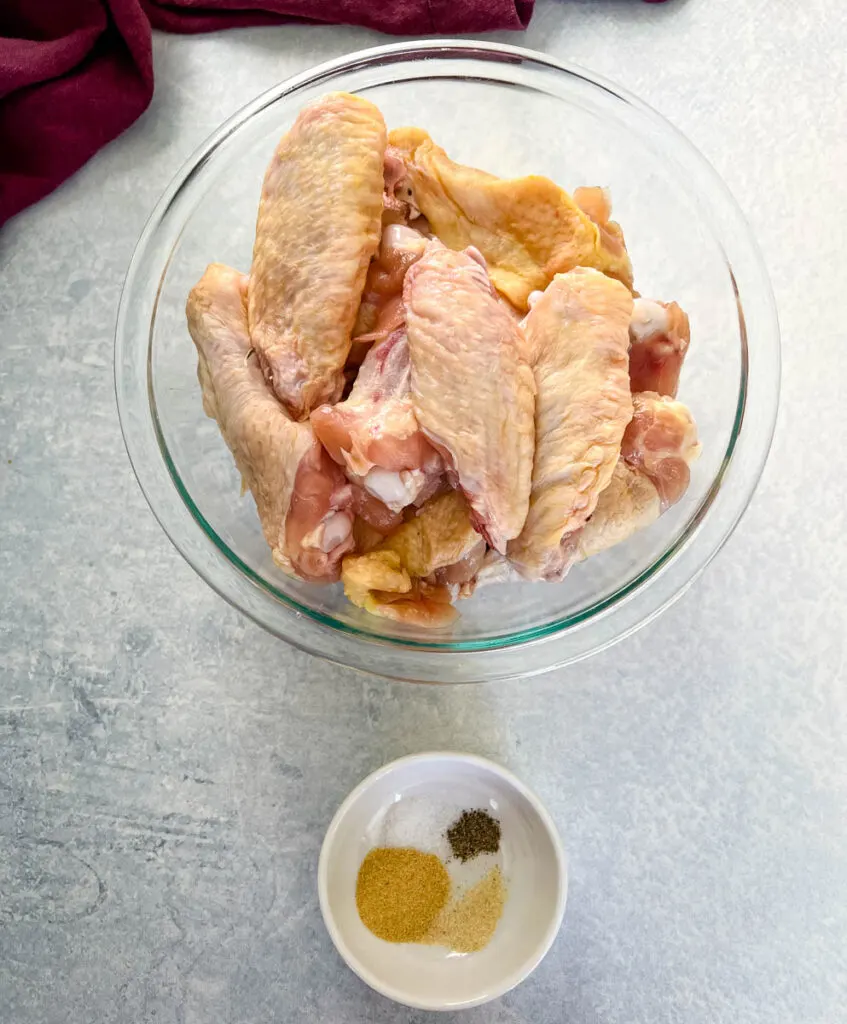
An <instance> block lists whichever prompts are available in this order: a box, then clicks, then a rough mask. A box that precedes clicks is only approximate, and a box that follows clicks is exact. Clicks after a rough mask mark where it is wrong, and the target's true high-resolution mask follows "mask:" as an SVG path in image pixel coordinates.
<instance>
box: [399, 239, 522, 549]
mask: <svg viewBox="0 0 847 1024" xmlns="http://www.w3.org/2000/svg"><path fill="white" fill-rule="evenodd" d="M478 255H479V254H478V253H477V254H476V256H478ZM403 299H404V302H405V305H406V328H407V331H408V337H409V350H410V353H411V358H412V381H411V384H412V399H413V403H414V409H415V413H416V416H417V420H418V423H419V424H420V427H421V429H422V430H423V432H424V433H425V434H426V436H427V437H428V438H429V440H430V441H431V442H432V444H433V445H434V446H435V447H436V448H437V449H438V451H439V452H441V454H442V455H443V456H444V459H445V461H446V463H447V467H448V474H449V475H450V477H451V480H452V481H453V482H454V483H456V484H457V485H458V486H459V487H460V488H461V489H462V491H463V492H464V495H465V497H466V498H467V500H468V504H469V506H470V510H471V519H472V521H473V523H474V526H475V527H476V528H477V530H478V531H479V532H480V533H481V534H482V536H483V537H484V538H485V539H486V540H487V541H488V543H489V544H490V545H491V546H492V547H493V548H495V549H496V550H498V551H501V552H504V551H505V550H506V544H507V542H508V541H509V540H510V539H511V538H512V537H516V536H517V535H518V534H519V533H520V531H521V527H522V526H523V523H524V520H525V519H526V513H527V508H528V504H529V487H530V478H531V475H532V453H533V445H534V440H535V429H534V425H533V416H534V408H535V385H534V381H533V377H532V370H531V369H530V367H529V364H528V360H527V353H526V343H525V339H524V337H523V335H522V333H521V330H520V328H519V327H518V325H517V324H516V323H515V321H514V319H513V318H512V317H511V316H510V315H509V313H508V312H507V311H506V309H505V308H504V306H503V305H502V304H501V303H500V302H499V301H498V299H497V297H496V296H495V293H494V291H493V289H492V287H491V283H490V281H489V279H488V275H487V274H486V272H485V269H484V267H483V266H482V265H481V262H480V261H479V260H478V259H477V258H476V257H475V256H474V255H468V254H467V253H460V252H453V251H452V250H450V249H446V248H445V247H444V246H443V245H441V243H440V242H437V241H432V242H430V243H429V245H428V246H427V249H426V252H425V253H424V255H423V257H422V258H421V259H420V260H419V261H418V262H417V263H415V264H414V265H413V266H412V267H411V268H410V269H409V271H408V273H407V274H406V281H405V284H404V287H403Z"/></svg>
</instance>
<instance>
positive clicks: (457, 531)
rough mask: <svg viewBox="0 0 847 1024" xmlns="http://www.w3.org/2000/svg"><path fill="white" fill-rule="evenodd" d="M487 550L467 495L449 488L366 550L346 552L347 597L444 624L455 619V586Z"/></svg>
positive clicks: (419, 621)
mask: <svg viewBox="0 0 847 1024" xmlns="http://www.w3.org/2000/svg"><path fill="white" fill-rule="evenodd" d="M484 552H485V544H484V542H483V541H482V540H480V537H479V534H478V533H477V532H476V530H475V529H474V528H473V525H472V524H471V520H470V516H469V514H468V506H467V503H466V502H465V499H464V498H463V497H462V495H461V494H460V493H459V492H458V491H448V492H447V493H446V494H441V495H439V496H438V497H435V498H432V499H430V500H429V501H428V502H427V503H426V504H425V505H424V506H423V507H422V508H421V509H420V511H419V512H418V514H417V515H416V516H415V517H414V518H412V519H410V520H408V521H407V522H405V523H403V525H402V526H399V527H398V528H397V529H396V530H395V531H394V532H393V533H392V534H390V535H389V536H388V537H387V538H386V539H385V540H384V541H383V542H382V544H380V545H379V546H377V547H376V548H375V549H373V550H372V551H370V552H369V553H368V554H364V555H348V556H347V557H346V558H345V559H344V562H343V566H342V572H341V579H342V581H343V582H344V591H345V593H346V594H347V596H348V598H349V599H350V600H351V601H352V602H353V603H354V604H357V605H359V606H360V607H361V608H365V609H366V610H367V611H369V612H371V613H372V614H374V615H383V616H387V617H389V618H394V619H398V618H402V620H403V621H405V622H412V623H415V624H416V625H423V626H441V625H446V624H448V623H449V622H452V621H453V619H454V618H455V612H454V610H453V608H452V606H451V605H450V596H451V590H452V589H454V588H455V587H457V586H458V585H459V584H461V583H463V582H465V580H466V579H470V578H472V577H473V576H474V575H475V573H476V570H477V568H478V566H479V563H480V562H481V561H482V556H483V554H484ZM401 598H402V600H401Z"/></svg>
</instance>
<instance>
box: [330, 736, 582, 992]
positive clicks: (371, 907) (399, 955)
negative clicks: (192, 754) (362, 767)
mask: <svg viewBox="0 0 847 1024" xmlns="http://www.w3.org/2000/svg"><path fill="white" fill-rule="evenodd" d="M318 893H319V896H320V904H321V912H322V914H323V918H324V922H325V923H326V927H327V930H328V931H329V934H330V937H331V938H332V941H333V942H334V943H335V946H336V948H337V949H338V952H339V953H340V954H341V956H342V957H343V959H344V960H345V962H346V963H347V965H348V966H349V967H350V968H351V969H352V970H353V971H355V973H356V974H358V975H359V977H360V978H361V979H362V980H363V981H365V982H366V983H367V984H368V985H370V986H371V988H374V989H376V991H377V992H380V993H382V995H384V996H387V997H388V998H389V999H393V1000H395V1001H396V1002H398V1003H403V1004H405V1005H407V1006H412V1007H415V1008H416V1009H422V1010H457V1009H461V1008H463V1007H470V1006H478V1005H480V1004H481V1003H485V1002H488V1001H489V1000H491V999H496V998H497V997H498V996H501V995H503V993H505V992H508V991H509V989H511V988H514V986H515V985H517V984H519V983H520V982H521V981H523V980H524V979H525V978H526V977H527V976H528V975H529V974H530V973H531V972H532V971H533V970H534V969H535V967H537V966H538V964H539V963H540V962H541V960H542V958H543V957H544V955H545V954H546V953H547V951H548V950H549V948H550V946H551V945H552V943H553V940H554V939H555V937H556V934H557V933H558V931H559V927H560V925H561V922H562V916H563V914H564V910H565V899H566V895H567V868H566V863H565V855H564V852H563V850H562V844H561V841H560V839H559V836H558V833H557V831H556V827H555V825H554V824H553V821H552V819H551V818H550V815H549V814H548V813H547V811H546V810H545V809H544V807H543V805H542V804H541V802H540V801H539V799H538V797H536V796H535V794H534V793H532V792H531V791H530V790H529V789H528V788H527V787H526V786H525V785H524V784H523V783H522V782H520V780H519V779H517V778H516V777H515V776H514V775H512V774H511V773H510V772H508V771H506V770H505V769H504V768H501V767H500V766H499V765H496V764H494V763H493V762H491V761H487V760H485V759H483V758H480V757H474V756H472V755H470V754H454V753H428V754H415V755H413V756H411V757H404V758H401V759H400V760H398V761H393V762H391V764H387V765H385V766H384V767H382V768H380V769H379V770H378V771H376V772H374V773H373V775H370V776H368V778H366V779H365V780H364V781H363V782H362V783H360V784H359V785H358V786H357V787H356V788H355V789H354V790H353V792H352V793H351V794H350V795H349V796H348V797H347V799H346V800H345V801H344V803H343V804H342V805H341V807H340V808H339V809H338V811H337V813H336V815H335V817H334V818H333V820H332V823H331V824H330V826H329V829H328V830H327V834H326V838H325V839H324V843H323V847H322V849H321V856H320V862H319V865H318Z"/></svg>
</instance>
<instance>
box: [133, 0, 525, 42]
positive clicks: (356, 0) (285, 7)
mask: <svg viewBox="0 0 847 1024" xmlns="http://www.w3.org/2000/svg"><path fill="white" fill-rule="evenodd" d="M140 3H141V6H142V7H143V8H144V10H145V11H146V13H147V16H148V18H149V19H150V23H151V25H152V26H153V27H154V28H161V29H165V30H166V31H167V32H211V31H213V30H214V29H218V28H233V27H235V26H239V25H272V24H279V22H281V21H306V22H317V23H321V22H323V23H325V24H330V23H333V24H340V25H362V26H364V27H365V28H375V29H377V30H378V31H380V32H391V33H394V34H396V35H415V36H418V35H433V34H443V35H452V34H456V33H464V32H491V31H493V30H494V29H503V28H511V29H522V28H526V26H527V25H528V24H529V19H530V17H531V16H532V8H533V6H534V5H535V0H140Z"/></svg>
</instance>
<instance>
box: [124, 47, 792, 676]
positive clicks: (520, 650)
mask: <svg viewBox="0 0 847 1024" xmlns="http://www.w3.org/2000/svg"><path fill="white" fill-rule="evenodd" d="M334 90H345V91H348V92H356V93H361V94H363V95H365V96H367V97H368V98H369V99H371V100H373V101H374V102H375V103H376V104H377V105H378V106H379V107H380V108H381V109H382V111H383V113H384V115H385V119H386V121H387V123H388V125H389V127H394V126H397V125H401V124H414V125H418V126H420V127H422V128H424V129H426V130H427V131H428V132H429V133H430V134H431V135H432V137H433V138H434V139H435V140H436V141H437V142H438V143H439V144H440V145H442V146H443V147H444V148H445V149H446V150H447V152H448V153H449V154H450V156H451V157H452V158H453V159H454V160H458V161H460V162H462V163H469V164H473V165H474V166H476V167H481V168H483V169H485V170H487V171H491V172H493V173H495V174H498V175H501V176H503V177H509V176H517V175H523V174H528V173H535V174H543V175H547V176H548V177H550V178H552V179H553V180H554V181H556V182H558V183H559V184H561V185H562V186H563V187H564V188H567V189H569V190H570V189H573V188H575V187H576V186H578V185H595V184H599V185H605V186H608V187H609V188H610V189H611V193H612V198H613V203H614V216H615V219H617V220H619V221H620V223H621V224H622V225H623V228H624V230H625V232H626V237H627V244H628V247H629V251H630V255H631V257H632V262H633V266H634V268H635V283H636V287H637V288H638V289H639V291H640V292H641V294H643V295H646V296H649V297H653V298H661V299H664V300H666V301H670V300H675V301H677V302H679V304H680V305H681V306H682V307H683V309H685V310H686V311H687V312H688V314H689V317H690V320H691V333H692V342H691V347H690V350H689V353H688V357H687V360H686V363H685V366H684V370H683V375H682V379H681V382H680V388H679V397H680V399H681V400H682V401H684V402H685V403H686V404H687V405H688V406H689V407H690V408H691V410H692V411H693V413H694V416H695V418H696V420H697V423H698V427H699V432H700V439H701V441H702V444H703V454H702V456H701V458H700V459H699V460H698V461H697V462H695V463H694V465H693V471H692V478H691V486H690V487H689V490H688V492H687V493H686V495H685V497H684V498H683V500H682V501H680V502H679V504H678V505H676V506H675V507H674V508H672V509H671V510H670V511H669V512H667V513H666V514H665V515H664V516H662V517H661V518H660V519H659V520H658V521H657V522H656V523H654V524H653V525H652V526H651V527H649V528H648V529H646V530H644V531H642V532H641V533H638V534H636V535H635V536H634V537H632V538H631V539H630V540H629V541H627V542H626V543H624V544H622V545H619V546H618V547H616V548H614V549H612V550H610V551H608V552H605V553H604V554H601V555H599V556H596V557H594V558H592V559H590V560H588V561H587V562H584V563H582V564H580V565H577V566H575V567H574V568H573V569H572V570H571V572H570V574H569V575H568V576H567V577H566V579H565V580H564V582H562V583H559V584H545V583H533V584H530V583H526V584H523V583H522V584H506V585H501V586H492V587H488V588H485V589H482V590H480V591H479V592H478V593H477V594H476V595H474V597H473V598H472V599H470V600H467V601H463V602H460V604H459V610H460V612H461V615H460V617H459V620H458V622H457V623H456V624H455V626H453V627H452V628H451V629H450V630H449V631H443V632H438V631H436V632H432V631H430V632H427V631H425V630H421V629H415V628H411V627H408V626H401V625H399V624H396V623H392V622H390V621H388V620H386V619H380V618H375V617H372V616H370V615H368V614H367V613H365V612H363V611H361V610H360V609H358V608H355V607H353V605H351V604H350V603H349V602H348V601H347V600H346V598H345V597H344V594H343V592H342V589H341V587H340V585H336V586H333V587H321V586H315V585H312V584H308V583H304V582H302V581H299V580H295V579H291V578H290V577H288V576H286V575H285V574H284V573H283V572H282V571H281V570H279V569H278V568H277V567H276V566H275V565H274V563H273V561H272V559H271V555H270V551H269V549H268V547H267V545H266V544H265V541H264V539H263V537H262V532H261V530H260V528H259V521H258V517H257V515H256V510H255V507H254V505H253V502H252V499H251V498H250V497H249V496H247V497H244V498H242V497H241V496H240V480H239V475H238V472H237V470H236V468H235V465H234V464H233V461H232V458H231V456H230V453H229V451H228V450H227V448H226V446H225V444H224V442H223V440H222V438H221V436H220V434H219V432H218V428H217V425H216V424H215V423H214V422H213V421H212V420H210V419H207V417H206V416H205V415H204V413H203V408H202V405H201V401H200V391H199V386H198V383H197V375H196V362H197V360H196V355H195V349H194V346H193V344H192V343H191V339H190V338H189V335H188V331H187V329H186V324H185V300H186V297H187V295H188V292H189V290H190V288H191V287H192V285H193V284H194V283H195V282H196V281H197V280H198V279H199V277H200V276H201V274H202V273H203V270H204V268H205V267H206V264H207V263H210V262H213V261H220V262H223V263H228V264H230V265H232V266H233V267H237V268H240V269H241V270H248V269H249V266H250V259H251V252H252V244H253V233H254V227H255V220H256V209H257V205H258V199H259V192H260V187H261V183H262V177H263V174H264V170H265V166H266V164H267V162H268V160H269V159H270V156H271V154H272V152H273V149H274V145H275V143H276V142H277V140H278V138H279V137H280V135H282V133H283V132H285V131H286V130H287V129H288V127H289V126H290V125H291V123H292V122H293V120H294V118H295V116H296V114H297V112H298V111H299V110H300V108H301V107H302V106H303V105H304V104H306V103H308V102H310V101H311V100H313V99H315V98H317V97H318V96H320V95H322V94H324V93H326V92H331V91H334ZM115 374H116V386H117V395H118V407H119V411H120V418H121V424H122V428H123V433H124V438H125V440H126V445H127V449H128V451H129V455H130V458H131V460H132V464H133V467H134V469H135V472H136V475H137V476H138V480H139V482H140V484H141V487H142V489H143V490H144V493H145V495H146V496H147V500H148V501H149V503H150V506H151V508H152V509H153V512H154V513H155V515H156V517H157V518H158V519H159V522H160V523H161V524H162V526H163V528H164V529H165V531H166V532H167V534H168V536H169V537H170V538H171V540H172V541H173V542H174V544H175V545H176V547H177V548H178V549H179V551H180V552H181V553H182V554H183V555H184V556H185V558H186V559H187V560H188V561H189V563H190V564H191V565H192V566H193V567H194V568H195V569H196V570H197V572H198V573H199V574H200V575H201V576H202V577H203V579H205V580H206V582H207V583H208V584H209V585H210V586H211V587H213V588H214V589H215V590H216V591H217V592H218V593H219V594H220V595H221V596H222V597H224V598H226V600H228V601H229V602H231V603H232V604H233V605H234V606H235V607H237V608H239V609H240V610H241V611H242V612H244V613H245V614H246V615H249V616H250V617H251V618H252V619H254V620H255V621H256V622H258V623H260V624H261V625H262V626H264V627H265V628H266V629H268V630H270V631H271V632H272V633H274V634H275V635H276V636H278V637H281V638H282V639H283V640H286V641H287V642H288V643H291V644H294V645H296V646H297V647H300V648H302V649H303V650H306V651H309V652H311V653H313V654H317V655H321V656H323V657H325V658H330V659H332V660H333V661H337V662H339V663H342V664H345V665H350V666H353V667H356V668H359V669H364V670H367V671H370V672H376V673H379V674H381V675H385V676H390V677H394V678H403V679H410V680H425V681H439V682H465V681H480V680H488V679H497V678H505V677H511V676H517V675H532V674H534V673H537V672H542V671H545V670H547V669H549V668H552V667H553V666H557V665H563V664H566V663H569V662H573V661H576V660H578V659H580V658H583V657H585V656H587V655H589V654H591V653H593V652H595V651H597V650H600V649H601V648H603V647H606V646H608V645H609V644H611V643H613V642H614V641H616V640H618V639H620V638H621V637H623V636H626V635H627V634H628V633H631V632H632V631H633V630H634V629H636V628H637V627H638V626H640V625H642V624H643V623H645V622H646V621H647V620H649V619H650V618H651V617H652V616H654V615H656V614H657V613H658V612H659V611H661V610H662V609H663V608H665V607H666V606H667V605H668V604H669V603H670V602H671V601H673V600H674V599H675V598H676V597H678V596H679V595H680V594H681V593H682V591H683V590H684V589H685V588H686V587H687V586H688V585H689V584H690V583H691V582H692V580H693V579H694V578H695V577H696V576H697V575H698V574H699V573H700V572H702V570H703V569H704V568H705V567H706V565H707V564H708V562H709V561H710V560H711V558H712V557H713V556H714V555H715V554H716V552H717V551H718V550H719V548H720V547H721V545H722V544H723V543H724V541H725V540H726V539H727V537H728V536H729V534H730V533H731V531H732V529H733V527H734V526H735V524H736V523H737V521H738V519H739V517H740V516H741V514H742V512H743V511H744V509H745V507H746V506H747V504H748V502H749V500H750V497H751V495H752V493H753V490H754V488H755V486H756V483H757V480H758V478H759V475H760V473H761V470H762V467H763V465H764V462H765V459H766V456H767V452H768V448H769V446H770V441H771V436H772V432H773V427H774V421H775V417H776V409H777V401H778V392H779V338H778V327H777V320H776V314H775V310H774V304H773V298H772V295H771V291H770V286H769V283H768V279H767V274H766V272H765V270H764V268H763V265H762V261H761V258H760V256H759V253H758V250H757V247H756V244H755V242H754V241H753V239H752V238H751V235H750V231H749V229H748V227H747V225H746V224H745V222H744V219H743V217H742V215H741V213H740V212H739V210H738V208H737V206H736V205H735V203H734V201H733V199H732V197H731V196H730V195H729V193H728V192H727V189H726V188H725V186H724V185H723V184H722V182H721V181H720V179H719V178H718V177H717V175H716V174H715V172H714V171H713V170H712V168H711V167H710V166H709V165H708V163H707V162H706V161H705V160H704V159H703V157H702V156H700V154H699V153H697V151H696V150H695V149H694V148H693V147H692V146H691V145H690V144H689V143H688V142H687V141H686V140H685V139H684V138H683V137H682V136H681V135H680V134H679V133H678V132H677V131H676V130H675V129H674V128H673V127H672V126H671V125H670V124H668V122H666V121H665V120H664V119H663V118H661V117H660V116H659V115H658V114H657V113H655V111H653V110H651V109H650V108H649V107H647V106H645V104H643V103H641V102H640V101H638V100H637V99H635V98H633V97H631V96H628V95H627V94H625V93H624V92H622V91H621V90H619V89H617V88H616V87H613V86H611V85H609V84H608V83H607V82H604V81H602V80H601V79H599V78H598V77H596V76H595V75H593V74H590V73H589V72H587V71H584V70H582V69H581V68H576V67H568V66H566V65H565V64H562V63H560V62H559V61H556V60H553V59H552V58H550V57H547V56H545V55H543V54H540V53H533V52H530V51H528V50H522V49H519V48H517V47H513V46H503V45H499V44H493V43H479V42H460V41H443V40H437V41H428V42H417V43H399V44H393V45H389V46H382V47H378V48H376V49H371V50H365V51H363V52H361V53H357V54H353V55H351V56H347V57H344V58H341V59H339V60H335V61H331V62H329V63H327V64H323V65H321V66H320V67H318V68H315V69H314V70H312V71H310V72H307V73H305V74H302V75H298V76H296V77H295V78H291V79H289V80H288V81H286V82H283V83H282V84H280V85H278V86H276V87H275V88H273V89H271V90H270V91H269V92H266V93H265V94H264V95H262V96H260V97H259V98H258V99H256V100H254V101H253V102H252V103H250V104H249V105H248V106H246V107H245V108H244V109H242V110H241V111H240V112H239V113H237V114H235V116H233V117H232V118H230V119H229V120H228V121H227V122H226V123H225V124H224V125H222V126H221V127H220V128H219V129H218V131H216V132H215V133H214V135H212V137H211V138H210V139H209V140H208V141H207V142H206V143H204V144H203V145H202V146H201V147H200V149H199V150H198V151H197V152H196V153H195V154H194V155H193V156H192V158H191V159H190V160H189V161H188V163H187V164H186V165H185V166H184V167H183V168H182V170H181V171H180V172H179V174H178V175H177V176H176V179H175V180H174V182H173V183H172V184H171V186H170V188H168V190H167V191H166V193H165V194H164V196H163V197H162V199H161V200H160V202H159V204H158V206H157V207H156V209H155V211H154V213H153V215H152V217H151V218H150V221H149V223H148V224H147V227H146V228H145V230H144V233H143V234H142V236H141V239H140V241H139V242H138V246H137V248H136V250H135V254H134V256H133V259H132V263H131V265H130V268H129V272H128V275H127V279H126V283H125V285H124V290H123V294H122V297H121V303H120V309H119V313H118V322H117V335H116V343H115Z"/></svg>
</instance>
